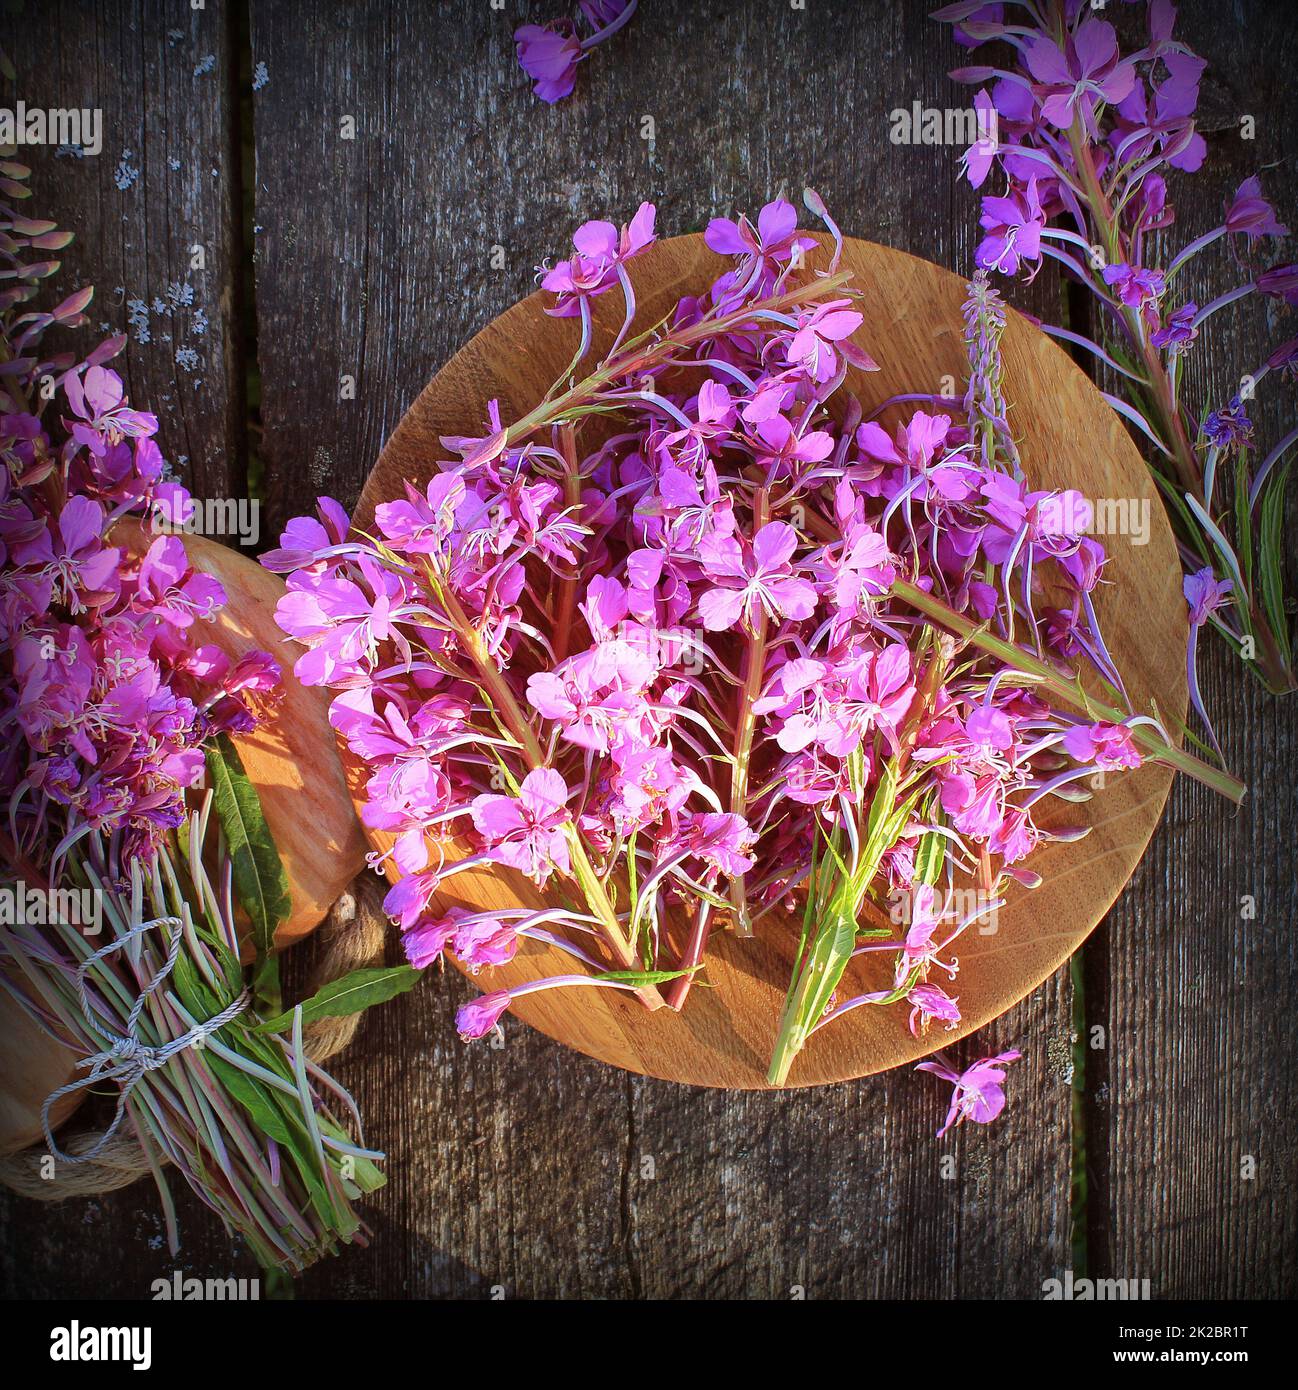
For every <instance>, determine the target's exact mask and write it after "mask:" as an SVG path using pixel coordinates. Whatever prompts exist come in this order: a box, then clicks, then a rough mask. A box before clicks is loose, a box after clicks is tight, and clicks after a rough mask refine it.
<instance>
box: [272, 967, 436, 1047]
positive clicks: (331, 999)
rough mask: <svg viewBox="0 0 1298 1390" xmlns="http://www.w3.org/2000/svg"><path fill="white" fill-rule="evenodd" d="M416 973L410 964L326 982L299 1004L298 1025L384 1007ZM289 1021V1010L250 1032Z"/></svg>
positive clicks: (411, 983)
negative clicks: (375, 1005)
mask: <svg viewBox="0 0 1298 1390" xmlns="http://www.w3.org/2000/svg"><path fill="white" fill-rule="evenodd" d="M419 976H420V972H419V971H418V970H416V969H415V968H414V966H413V965H397V966H393V967H392V968H391V969H386V968H384V967H383V966H377V967H372V968H369V969H365V970H353V971H352V972H351V973H350V974H348V975H344V976H342V977H341V978H340V979H337V980H330V982H329V983H328V984H327V985H325V986H324V987H323V988H322V989H320V990H318V991H317V992H316V993H315V994H313V995H312V996H311V998H310V999H306V1000H304V1001H303V1002H302V1004H301V1005H300V1007H301V1009H302V1022H303V1023H314V1022H315V1021H316V1020H317V1019H320V1018H342V1017H343V1016H344V1015H346V1014H358V1013H360V1012H361V1010H362V1009H368V1008H370V1007H371V1005H374V1004H384V1003H386V1002H387V1001H388V1000H389V999H395V998H396V997H397V995H398V994H404V993H405V992H406V991H407V990H408V989H410V988H412V987H413V986H414V984H415V983H416V982H417V981H418V979H419ZM292 1022H293V1010H292V1009H290V1010H289V1011H288V1012H287V1013H282V1014H279V1015H277V1016H276V1017H275V1018H268V1019H266V1020H265V1022H263V1023H259V1024H258V1025H257V1027H256V1028H255V1029H254V1031H255V1032H258V1033H278V1032H279V1031H280V1030H281V1029H283V1028H287V1027H288V1026H289V1024H291V1023H292Z"/></svg>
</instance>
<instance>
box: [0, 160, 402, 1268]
mask: <svg viewBox="0 0 1298 1390" xmlns="http://www.w3.org/2000/svg"><path fill="white" fill-rule="evenodd" d="M0 153H2V152H0ZM0 173H2V174H3V176H4V179H3V183H0V188H2V189H3V192H4V197H5V201H0V235H2V236H3V243H2V244H0V256H2V257H3V258H4V260H5V262H6V266H7V283H8V288H6V289H4V290H3V291H0V459H2V460H3V466H2V467H0V797H2V798H3V803H4V812H3V820H2V821H0V866H2V870H3V871H2V872H0V890H3V891H4V892H5V893H6V894H13V893H16V892H18V891H21V892H22V893H23V894H24V895H30V894H36V895H39V896H40V897H41V898H42V899H43V901H44V902H46V903H47V904H48V906H47V908H46V911H45V912H44V913H42V914H40V915H41V916H43V917H45V918H46V920H45V921H44V922H43V923H41V924H40V925H33V924H32V919H30V918H28V919H27V921H26V922H23V921H19V922H16V923H15V922H13V921H12V920H10V921H6V922H5V923H4V924H3V925H2V926H0V986H3V987H4V988H6V989H8V990H9V991H10V992H11V993H12V995H13V997H14V998H15V999H16V1000H17V1001H18V1002H19V1003H20V1004H21V1005H22V1006H23V1007H24V1008H25V1009H27V1010H28V1012H29V1013H30V1014H31V1016H32V1017H33V1018H34V1019H35V1020H36V1021H37V1022H38V1023H39V1024H40V1025H41V1026H42V1027H44V1028H45V1029H46V1030H47V1031H49V1032H50V1033H51V1034H52V1035H53V1036H54V1037H56V1038H58V1039H59V1040H60V1041H61V1042H63V1043H64V1044H65V1045H66V1046H67V1047H69V1048H71V1049H72V1050H73V1052H74V1053H76V1054H77V1055H78V1056H79V1057H80V1059H81V1060H80V1061H79V1062H78V1066H79V1067H80V1068H81V1069H82V1070H83V1071H84V1072H85V1075H84V1077H82V1078H81V1080H79V1081H77V1082H75V1083H72V1085H71V1086H70V1087H69V1088H64V1089H65V1090H66V1089H83V1088H86V1087H88V1086H89V1085H90V1084H91V1083H92V1082H93V1083H95V1084H96V1085H97V1086H99V1087H105V1086H108V1085H109V1084H110V1083H111V1084H115V1085H116V1087H117V1096H118V1100H117V1107H116V1114H115V1118H114V1119H113V1121H112V1124H111V1126H110V1128H109V1130H108V1131H106V1132H105V1134H104V1136H103V1137H102V1138H101V1139H100V1140H99V1142H98V1144H97V1145H95V1146H93V1147H92V1148H91V1149H90V1151H89V1152H77V1153H75V1154H71V1155H69V1154H65V1153H64V1152H63V1151H62V1150H60V1148H59V1147H58V1144H57V1141H56V1140H55V1139H54V1137H53V1135H52V1134H51V1133H50V1128H49V1120H48V1112H49V1103H48V1102H47V1105H46V1120H45V1131H46V1144H47V1149H48V1153H49V1154H50V1156H52V1157H53V1158H55V1159H57V1160H58V1161H59V1164H60V1166H62V1165H63V1164H68V1163H73V1164H75V1163H80V1162H86V1161H89V1160H90V1159H92V1158H93V1157H95V1155H96V1152H97V1150H98V1149H100V1148H102V1147H103V1146H104V1144H105V1143H107V1142H108V1140H109V1139H110V1138H112V1137H114V1136H117V1135H125V1134H129V1135H131V1136H132V1137H133V1138H134V1139H135V1140H137V1141H138V1143H139V1145H140V1147H141V1149H142V1150H143V1154H144V1159H145V1160H147V1163H148V1166H149V1167H150V1169H151V1170H152V1172H153V1175H154V1177H155V1180H156V1181H157V1184H158V1188H159V1192H160V1194H161V1196H162V1200H163V1205H164V1209H165V1212H166V1218H167V1230H168V1237H169V1241H170V1244H171V1248H172V1249H173V1251H174V1250H175V1249H176V1248H177V1247H178V1240H179V1237H178V1232H177V1230H176V1225H175V1220H174V1213H173V1209H172V1203H171V1198H170V1195H169V1192H168V1188H167V1181H166V1174H165V1165H166V1164H167V1163H170V1164H173V1165H174V1166H175V1168H176V1169H177V1171H179V1172H180V1174H181V1175H182V1177H183V1178H184V1179H185V1180H186V1181H187V1182H188V1183H189V1184H190V1186H191V1187H193V1188H194V1190H195V1191H196V1192H197V1194H198V1195H199V1197H200V1198H201V1199H202V1200H203V1201H204V1202H205V1203H206V1204H207V1205H208V1206H209V1207H211V1208H212V1209H213V1210H214V1211H215V1212H216V1213H217V1214H218V1215H220V1216H221V1217H222V1219H223V1220H224V1221H225V1223H226V1224H227V1226H228V1227H229V1228H230V1229H231V1230H233V1231H235V1232H237V1233H238V1234H239V1235H241V1236H242V1237H243V1238H244V1239H245V1240H246V1241H247V1242H248V1244H249V1247H250V1248H251V1249H252V1251H253V1252H254V1253H255V1255H256V1256H257V1258H258V1259H259V1260H261V1262H262V1263H263V1265H265V1266H267V1267H268V1268H270V1269H274V1270H284V1271H297V1270H300V1269H301V1268H303V1266H304V1265H306V1264H307V1263H309V1262H310V1261H311V1260H313V1259H315V1258H317V1257H318V1256H319V1255H321V1254H323V1253H325V1252H327V1251H330V1250H333V1249H335V1248H336V1247H337V1245H338V1243H339V1242H343V1241H350V1240H356V1239H361V1238H362V1236H363V1231H362V1228H361V1225H360V1220H359V1217H358V1216H357V1214H356V1212H355V1210H354V1207H353V1201H354V1199H355V1198H357V1197H359V1196H360V1195H361V1193H362V1192H364V1191H368V1190H370V1189H371V1188H373V1187H376V1186H378V1185H379V1184H381V1182H382V1181H383V1179H382V1176H381V1174H380V1173H379V1171H378V1169H377V1168H376V1167H375V1166H374V1161H375V1160H376V1159H379V1158H381V1157H382V1155H381V1154H376V1153H372V1152H370V1151H369V1150H367V1149H365V1148H363V1147H362V1146H361V1145H360V1144H358V1143H356V1142H354V1141H353V1140H352V1139H351V1138H350V1137H349V1134H348V1131H347V1129H346V1128H345V1126H347V1125H352V1126H356V1127H357V1129H358V1117H357V1115H356V1111H355V1106H354V1105H353V1104H352V1102H351V1100H350V1098H349V1097H348V1096H347V1094H346V1092H345V1091H343V1090H342V1089H341V1088H340V1087H339V1086H338V1085H337V1084H336V1083H335V1082H334V1081H332V1080H331V1079H330V1078H329V1077H328V1076H327V1075H326V1074H325V1073H324V1072H323V1071H322V1070H321V1069H320V1068H319V1067H317V1066H316V1065H315V1064H314V1063H313V1062H311V1060H310V1059H309V1058H308V1056H307V1054H306V1052H305V1050H304V1047H303V1040H302V1028H303V1022H304V1018H306V1019H307V1020H309V1019H310V1018H311V1017H313V1016H315V1013H317V1012H319V1011H321V1006H320V1001H319V999H316V1000H312V1001H308V1002H307V1004H306V1005H305V1006H298V1007H297V1008H296V1009H294V1010H291V1011H290V1012H289V1013H287V1014H283V1015H280V1009H279V1004H278V993H279V991H278V975H277V971H276V967H275V962H274V959H273V957H272V956H271V954H270V952H271V947H272V943H273V937H274V930H275V927H276V925H277V924H278V921H279V920H280V919H281V918H282V915H283V913H284V911H285V910H286V909H287V884H286V880H285V878H284V874H283V870H282V866H281V865H280V862H279V859H278V855H277V853H276V851H275V849H274V845H273V841H272V840H271V839H270V836H269V832H268V830H267V827H266V825H265V821H264V819H263V818H262V816H261V811H260V806H259V803H258V800H257V796H256V791H255V788H254V787H253V786H252V784H251V782H250V781H249V780H248V778H247V776H246V774H245V773H244V772H243V770H242V767H241V765H240V762H239V758H238V754H237V751H236V750H235V748H234V745H233V744H232V743H230V741H229V737H228V736H229V735H231V734H235V735H237V734H241V733H246V732H248V731H250V730H251V729H253V728H254V726H255V724H256V722H257V721H258V719H259V718H260V717H262V715H263V714H264V712H265V710H266V708H267V707H268V704H269V703H270V702H271V701H273V699H274V698H275V695H276V691H277V687H278V686H279V683H280V679H281V677H280V669H279V666H278V664H277V663H276V662H275V661H274V660H273V659H272V658H271V656H270V655H269V654H268V653H266V652H249V653H248V654H247V655H245V656H244V657H243V658H242V659H240V660H238V661H232V660H231V659H230V658H228V657H227V656H226V655H225V653H224V652H223V651H222V650H221V649H220V648H219V647H218V646H216V645H213V644H210V643H205V642H203V641H202V640H201V628H202V624H203V622H204V621H207V620H210V619H212V618H213V617H214V615H215V614H216V613H217V612H218V611H219V610H220V609H221V608H222V607H223V606H224V605H225V603H226V601H227V596H226V593H225V590H224V589H223V587H222V586H221V584H220V583H218V582H217V581H216V580H215V579H214V578H212V577H211V576H209V575H207V574H204V573H202V572H200V571H198V570H196V569H195V568H194V567H193V565H192V564H191V563H190V560H189V558H188V554H187V551H186V548H185V545H184V542H183V541H182V540H181V539H180V537H179V536H177V535H174V534H171V533H170V530H169V529H168V528H169V527H170V526H171V525H173V524H177V523H178V524H184V523H186V522H187V521H188V520H189V519H190V517H191V512H192V506H193V502H192V499H191V498H190V496H189V494H188V492H187V491H186V490H185V489H184V488H183V487H181V486H180V484H179V483H177V482H175V481H174V479H172V478H171V477H170V474H169V470H168V468H167V464H166V461H165V460H164V458H163V456H162V453H161V451H160V450H159V448H158V445H157V443H156V441H155V438H154V436H155V434H156V432H157V428H158V422H157V419H156V417H154V416H153V415H152V414H150V413H148V412H146V411H141V410H136V409H134V408H132V407H131V405H130V403H129V402H128V401H127V399H126V396H125V394H124V390H123V385H122V381H121V379H120V378H119V377H118V376H117V374H116V373H115V372H113V371H111V370H110V369H109V368H108V367H106V366H105V365H104V363H105V362H107V361H109V360H110V359H111V358H112V357H113V356H115V355H116V353H117V352H119V351H120V350H121V348H122V346H123V344H124V341H125V340H124V339H123V338H121V337H114V338H110V339H108V340H107V341H106V342H104V343H102V344H100V345H99V346H98V347H96V348H95V349H94V350H93V351H92V352H90V353H89V355H88V356H86V357H85V358H84V359H78V357H77V356H76V354H74V353H71V352H67V353H62V354H47V353H46V352H45V350H44V348H43V338H44V335H45V333H46V331H47V330H48V329H50V328H52V327H54V326H56V325H57V326H59V327H62V328H67V329H75V328H79V327H81V326H83V325H84V324H85V322H86V315H85V310H86V308H87V307H88V305H89V304H90V301H91V296H92V294H93V290H92V289H90V288H85V289H82V290H79V291H77V292H76V293H75V294H73V295H71V296H69V297H68V298H66V299H65V300H63V301H62V303H60V304H59V305H58V307H57V308H55V309H53V310H52V311H48V312H46V311H42V310H39V309H36V308H33V307H30V306H31V305H32V303H33V301H34V299H35V298H36V295H37V293H38V291H39V285H40V281H42V280H43V279H45V278H47V277H48V276H50V275H52V274H53V273H54V272H55V271H56V270H57V269H58V262H57V261H56V260H50V259H47V258H45V256H44V253H47V252H49V251H53V250H59V249H61V248H62V247H64V246H66V245H67V244H68V242H69V241H70V240H71V235H70V234H69V233H66V232H62V231H60V230H59V229H58V228H57V227H55V225H54V224H53V223H51V222H47V221H39V220H36V219H33V218H30V217H26V216H23V215H21V214H20V213H19V212H18V211H17V210H16V207H15V206H14V203H15V201H16V200H18V199H19V198H20V197H22V196H25V195H26V193H27V189H26V186H25V180H26V178H27V174H28V170H27V169H26V166H23V165H20V164H17V163H15V162H13V161H12V160H6V161H5V162H4V163H2V164H0ZM158 517H162V518H164V519H165V520H166V522H167V523H168V527H167V528H164V533H163V534H158V535H156V536H155V535H153V533H152V530H151V529H150V526H149V524H148V523H149V519H150V518H158ZM209 779H210V781H211V785H212V790H210V791H207V792H204V790H203V784H204V782H205V780H209ZM213 810H215V813H216V814H215V815H213V814H212V812H213ZM69 890H72V893H71V897H69ZM83 895H84V896H85V897H90V898H93V900H94V901H96V902H97V903H98V907H99V911H98V913H96V917H97V918H98V919H99V920H98V923H97V925H98V931H97V932H96V933H91V931H90V930H89V928H90V927H91V926H92V925H94V924H92V923H91V922H87V921H81V920H70V919H69V918H70V915H71V914H69V913H68V911H67V907H66V905H67V903H68V902H69V900H71V901H72V902H74V903H78V902H80V901H83V900H84V897H83ZM236 900H238V901H239V902H240V904H241V905H242V906H243V907H244V908H245V909H246V911H247V913H248V917H249V919H250V925H251V937H252V944H253V945H254V946H255V948H256V957H257V959H256V961H255V963H254V966H253V968H252V969H251V970H250V971H248V972H245V970H244V968H243V967H242V966H241V965H240V963H239V953H240V946H241V942H240V938H239V934H238V932H237V930H236V924H235V902H236ZM24 915H25V914H24ZM76 915H78V916H79V914H76ZM6 916H7V917H9V918H12V917H13V914H6ZM105 925H106V926H107V927H108V929H109V930H108V932H107V933H104V932H103V927H104V926H105ZM410 973H411V974H413V972H410ZM349 978H350V977H349ZM389 983H390V982H389ZM366 984H367V987H368V990H369V993H370V994H371V995H372V996H373V995H375V994H381V993H382V992H383V990H382V988H381V987H379V988H378V989H376V982H375V981H373V980H369V979H367V981H366ZM360 997H361V995H360V994H358V995H357V998H358V1000H359V998H360ZM304 1008H305V1013H304ZM323 1011H324V1012H329V1011H330V1009H329V1008H328V1007H326V1008H325V1009H324V1010H323ZM333 1011H337V1010H336V1008H335V1009H334V1010H333ZM272 1015H276V1017H273V1018H272ZM53 1099H54V1097H51V1100H53ZM57 1176H58V1169H56V1181H57Z"/></svg>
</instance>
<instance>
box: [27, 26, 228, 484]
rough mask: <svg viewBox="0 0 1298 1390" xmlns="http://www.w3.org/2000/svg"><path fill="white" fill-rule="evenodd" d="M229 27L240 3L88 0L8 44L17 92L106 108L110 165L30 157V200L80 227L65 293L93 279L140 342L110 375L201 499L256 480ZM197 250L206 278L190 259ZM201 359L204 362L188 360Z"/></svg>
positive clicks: (66, 262)
mask: <svg viewBox="0 0 1298 1390" xmlns="http://www.w3.org/2000/svg"><path fill="white" fill-rule="evenodd" d="M229 25H230V10H229V9H228V7H226V6H218V5H211V6H209V7H208V8H207V9H206V10H202V11H197V10H191V9H190V7H189V6H188V4H185V5H179V4H175V3H171V2H170V0H124V3H115V2H114V0H98V2H97V3H88V2H87V0H73V2H72V3H63V4H57V5H39V6H37V5H29V6H27V9H26V11H25V13H22V14H19V15H17V16H13V15H9V16H6V22H5V29H4V37H3V44H4V47H5V49H6V51H7V52H8V53H9V54H10V56H11V57H12V59H13V62H14V66H15V68H16V69H17V72H18V82H17V86H16V88H15V92H14V95H15V96H16V97H17V98H21V99H22V100H24V101H26V103H27V104H28V106H41V107H59V108H66V107H76V108H83V107H84V108H91V109H94V108H97V109H99V110H100V111H101V112H102V131H103V149H102V151H101V153H100V154H98V155H95V156H90V155H86V156H84V157H82V158H77V157H76V156H75V155H72V154H68V153H63V154H59V153H57V152H56V150H54V149H51V148H49V147H48V146H47V147H38V148H28V149H25V150H24V152H23V158H24V160H25V161H26V162H28V163H30V165H31V167H32V171H33V172H32V178H31V180H30V183H31V186H32V189H33V196H32V198H31V199H30V200H29V201H28V202H27V204H26V206H27V208H28V209H29V210H31V211H32V215H33V216H37V217H49V218H54V219H57V221H58V223H59V226H60V227H64V228H66V229H67V230H69V231H72V232H75V233H76V240H75V241H74V242H73V243H72V245H71V246H70V247H69V248H68V249H67V251H65V252H64V253H62V259H63V270H62V271H61V272H60V276H59V279H58V282H57V283H58V284H59V285H60V286H66V289H65V293H71V291H72V290H73V289H74V288H75V287H77V286H80V285H85V284H92V285H94V286H95V298H94V301H93V302H92V303H91V305H90V308H89V310H88V313H89V317H90V321H91V324H93V325H95V326H96V327H97V328H98V329H99V333H100V336H101V337H102V336H107V334H108V332H110V331H111V332H124V333H127V334H128V335H129V339H130V341H129V343H128V345H127V348H126V350H125V351H124V352H123V353H122V354H121V356H119V357H118V358H116V359H114V361H113V362H112V363H111V366H112V367H113V369H114V370H115V371H117V372H119V373H120V374H121V376H122V379H123V381H124V382H125V383H126V389H127V392H128V394H129V395H130V397H131V400H132V401H133V402H137V403H140V404H141V406H142V408H144V409H148V410H151V411H153V413H154V414H156V415H157V417H158V421H159V442H160V444H161V447H162V450H163V453H164V454H165V455H166V457H167V459H168V461H169V462H170V463H171V464H172V466H173V468H174V469H175V471H176V473H177V475H178V476H179V477H180V479H181V480H182V481H183V482H185V483H186V484H187V486H189V488H190V489H191V490H192V491H193V493H194V495H195V496H196V497H200V498H206V497H211V498H226V497H239V496H242V495H243V492H244V482H245V475H244V470H243V463H242V457H241V456H242V441H243V436H244V428H243V414H244V412H243V368H244V359H243V350H242V333H241V332H240V330H239V327H238V324H237V318H238V284H239V275H238V258H239V255H240V248H239V241H238V236H237V228H236V224H235V207H236V199H237V197H238V193H239V186H240V172H239V167H238V166H239V160H238V150H237V147H236V146H235V144H234V141H233V129H234V126H233V120H234V117H233V110H232V102H231V98H232V92H233V87H234V74H233V72H232V64H233V62H234V59H233V58H232V50H231V42H230V34H229ZM200 67H201V68H203V69H204V71H202V72H201V73H197V74H196V73H195V69H196V68H200ZM7 85H8V84H5V86H6V87H7ZM5 101H6V103H8V104H12V103H11V102H10V98H9V95H8V94H7V95H6V96H5ZM195 247H201V248H202V257H203V262H204V264H203V267H202V268H194V267H193V266H192V265H191V262H192V260H193V259H195V252H194V248H195ZM173 290H174V291H177V292H178V293H177V294H173V293H172V292H173ZM177 298H179V299H184V298H188V299H189V300H190V302H189V303H183V304H182V303H173V302H172V301H173V299H177ZM132 300H141V301H143V302H144V303H145V304H147V305H149V306H150V312H149V315H148V329H147V337H148V341H147V342H146V341H143V339H144V338H145V336H146V335H145V333H144V332H142V331H141V329H140V328H139V327H137V326H133V325H132V324H131V322H130V317H131V311H130V308H129V303H130V301H132ZM155 300H158V301H160V302H161V303H162V304H163V305H164V306H167V310H166V312H159V311H158V310H156V309H154V308H153V307H152V306H153V302H154V301H155ZM51 302H57V301H51ZM200 313H201V315H202V317H201V318H200V317H199V315H200ZM204 319H205V320H206V325H207V326H206V327H205V328H204V327H203V321H204ZM89 331H90V330H87V332H89ZM186 349H188V350H190V351H192V352H193V353H195V354H196V357H197V361H196V363H195V364H194V365H193V366H192V367H189V366H184V365H182V364H181V363H180V362H178V361H177V356H176V354H177V353H178V352H182V353H183V352H184V351H185V350H186ZM84 350H85V348H84V347H83V351H84ZM184 360H185V361H188V358H187V357H186V358H185V359H184Z"/></svg>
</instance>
